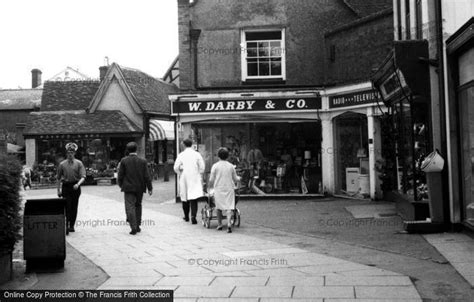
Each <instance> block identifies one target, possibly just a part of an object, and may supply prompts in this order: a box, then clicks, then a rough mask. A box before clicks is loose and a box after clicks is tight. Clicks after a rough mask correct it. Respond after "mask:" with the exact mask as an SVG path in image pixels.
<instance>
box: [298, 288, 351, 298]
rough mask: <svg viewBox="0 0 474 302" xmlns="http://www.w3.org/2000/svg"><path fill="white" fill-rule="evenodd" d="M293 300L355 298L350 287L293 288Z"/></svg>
mask: <svg viewBox="0 0 474 302" xmlns="http://www.w3.org/2000/svg"><path fill="white" fill-rule="evenodd" d="M293 298H355V295H354V287H352V286H311V287H309V286H295V290H294V292H293Z"/></svg>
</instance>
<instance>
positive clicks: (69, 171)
mask: <svg viewBox="0 0 474 302" xmlns="http://www.w3.org/2000/svg"><path fill="white" fill-rule="evenodd" d="M77 148H78V147H77V145H76V144H75V143H68V144H66V153H67V154H66V159H65V160H63V161H62V162H61V163H60V164H59V166H58V172H57V175H58V177H57V178H58V196H59V197H63V198H64V199H66V234H69V232H75V229H74V225H75V224H76V218H77V207H78V205H79V196H81V185H82V184H83V183H84V181H85V180H86V168H85V167H84V164H83V163H82V162H81V161H80V160H78V159H76V158H75V157H74V156H75V155H76V151H77Z"/></svg>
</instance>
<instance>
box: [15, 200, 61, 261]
mask: <svg viewBox="0 0 474 302" xmlns="http://www.w3.org/2000/svg"><path fill="white" fill-rule="evenodd" d="M65 204H66V202H65V200H64V199H63V198H50V199H29V200H27V201H26V204H25V212H24V217H23V257H24V259H25V260H26V268H27V270H32V269H35V268H47V269H53V268H62V267H64V259H66V215H65Z"/></svg>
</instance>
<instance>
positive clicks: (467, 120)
mask: <svg viewBox="0 0 474 302" xmlns="http://www.w3.org/2000/svg"><path fill="white" fill-rule="evenodd" d="M473 33H474V18H472V19H471V20H470V21H468V22H467V23H466V24H465V25H464V26H462V27H461V28H460V29H459V30H458V31H457V32H456V33H455V34H453V35H452V36H451V37H450V38H449V39H448V40H447V41H446V44H447V52H448V68H449V71H450V74H449V76H450V77H451V78H450V79H451V80H452V81H450V83H449V84H450V86H449V94H450V104H449V107H450V110H451V112H452V113H453V114H452V117H453V119H452V125H451V129H456V131H453V133H455V135H454V136H452V137H451V141H452V142H455V143H454V144H451V148H452V149H451V150H452V152H451V154H452V162H453V166H454V168H453V169H452V171H451V173H452V180H453V184H452V185H453V187H454V190H456V191H457V192H458V193H457V194H458V196H457V198H454V199H453V202H452V204H451V209H452V216H451V217H452V218H451V219H452V222H453V223H463V224H464V225H465V226H467V227H468V228H470V229H471V230H472V229H474V72H473V70H474V34H473Z"/></svg>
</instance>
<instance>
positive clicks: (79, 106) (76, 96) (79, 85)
mask: <svg viewBox="0 0 474 302" xmlns="http://www.w3.org/2000/svg"><path fill="white" fill-rule="evenodd" d="M99 85H100V82H99V81H64V82H56V81H54V82H53V81H47V82H45V83H44V88H43V97H42V101H41V111H60V110H83V109H85V108H87V106H89V103H90V102H91V101H92V98H93V97H94V95H95V93H96V92H97V89H99Z"/></svg>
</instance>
